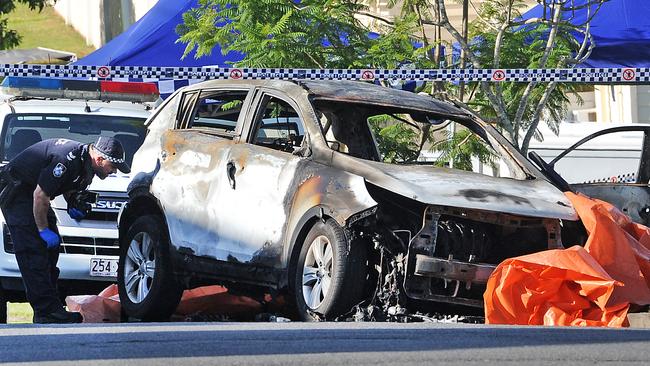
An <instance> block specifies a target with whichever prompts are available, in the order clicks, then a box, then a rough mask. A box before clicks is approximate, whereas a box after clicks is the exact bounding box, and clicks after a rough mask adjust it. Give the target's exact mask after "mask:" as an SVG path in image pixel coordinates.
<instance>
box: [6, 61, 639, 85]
mask: <svg viewBox="0 0 650 366" xmlns="http://www.w3.org/2000/svg"><path fill="white" fill-rule="evenodd" d="M0 76H25V77H51V78H84V79H88V78H91V79H102V80H115V79H143V80H147V81H158V80H170V79H181V80H209V79H304V80H395V79H401V80H420V81H467V82H471V81H504V82H533V81H534V82H551V81H557V82H578V83H602V84H607V83H648V82H650V68H589V69H503V70H501V69H464V70H460V69H391V70H389V69H286V68H224V67H154V66H81V65H24V64H19V65H13V64H4V65H3V64H0Z"/></svg>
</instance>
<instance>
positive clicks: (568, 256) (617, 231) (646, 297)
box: [484, 193, 650, 327]
mask: <svg viewBox="0 0 650 366" xmlns="http://www.w3.org/2000/svg"><path fill="white" fill-rule="evenodd" d="M567 197H568V198H569V199H570V200H571V202H572V203H573V206H574V207H575V208H576V211H577V212H578V215H579V216H580V219H581V220H582V222H583V224H584V226H585V228H586V229H587V232H588V234H589V238H588V240H587V243H586V244H585V246H584V248H582V247H579V246H574V247H572V248H569V249H564V250H549V251H544V252H539V253H534V254H530V255H525V256H521V257H516V258H511V259H507V260H505V261H504V262H502V263H501V264H499V266H498V267H497V269H496V270H495V271H494V272H493V273H492V275H491V276H490V279H489V280H488V284H487V289H486V291H485V294H484V301H485V322H486V323H488V324H530V325H580V326H610V327H620V326H626V325H627V321H626V320H627V312H628V310H629V307H630V304H637V305H647V304H650V229H648V228H647V227H645V226H643V225H639V224H636V223H633V222H632V221H631V220H630V218H629V217H627V216H626V215H625V214H623V213H622V212H621V211H619V210H618V209H617V208H615V207H614V206H612V205H611V204H609V203H607V202H604V201H600V200H597V199H591V198H588V197H586V196H584V195H577V194H573V193H567Z"/></svg>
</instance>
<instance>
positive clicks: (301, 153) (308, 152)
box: [291, 146, 311, 158]
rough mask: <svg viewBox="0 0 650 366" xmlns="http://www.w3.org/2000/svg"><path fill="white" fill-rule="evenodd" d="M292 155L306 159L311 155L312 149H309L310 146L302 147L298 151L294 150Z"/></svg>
mask: <svg viewBox="0 0 650 366" xmlns="http://www.w3.org/2000/svg"><path fill="white" fill-rule="evenodd" d="M291 154H293V155H296V156H300V157H301V158H306V157H308V156H309V155H311V149H310V148H309V146H301V147H299V148H297V149H294V150H293V152H292V153H291Z"/></svg>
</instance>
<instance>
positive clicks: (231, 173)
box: [226, 161, 237, 189]
mask: <svg viewBox="0 0 650 366" xmlns="http://www.w3.org/2000/svg"><path fill="white" fill-rule="evenodd" d="M236 172H237V167H236V166H235V163H233V162H232V161H229V162H228V164H226V175H228V182H230V188H232V189H235V173H236Z"/></svg>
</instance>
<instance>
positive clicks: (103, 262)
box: [90, 258, 117, 277]
mask: <svg viewBox="0 0 650 366" xmlns="http://www.w3.org/2000/svg"><path fill="white" fill-rule="evenodd" d="M90 275H91V276H93V277H117V259H113V258H90Z"/></svg>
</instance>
